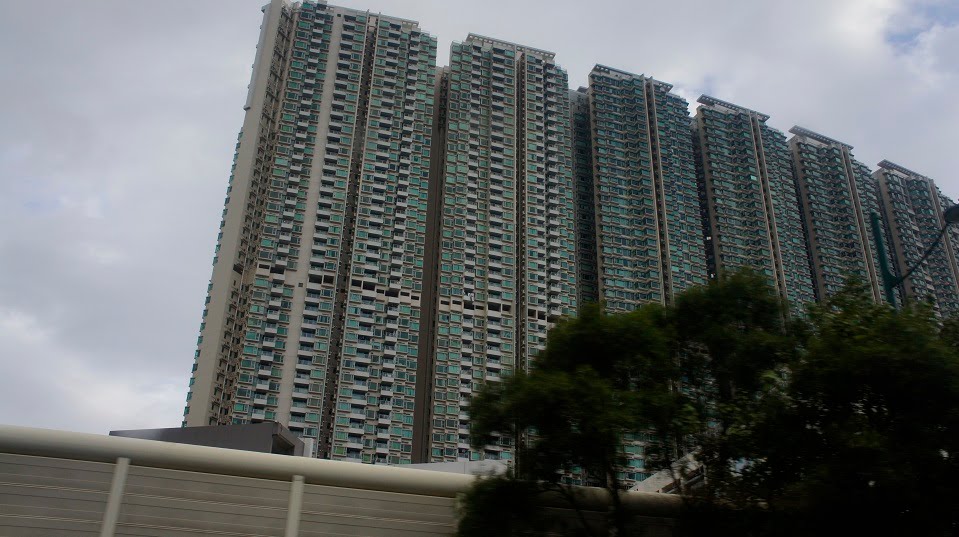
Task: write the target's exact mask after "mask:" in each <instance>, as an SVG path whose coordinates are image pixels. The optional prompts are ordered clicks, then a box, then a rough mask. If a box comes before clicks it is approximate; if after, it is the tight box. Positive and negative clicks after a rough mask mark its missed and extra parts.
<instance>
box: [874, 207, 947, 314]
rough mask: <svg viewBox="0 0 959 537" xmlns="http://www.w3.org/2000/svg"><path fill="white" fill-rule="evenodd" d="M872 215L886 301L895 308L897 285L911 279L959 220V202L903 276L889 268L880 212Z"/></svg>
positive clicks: (943, 215)
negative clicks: (894, 273) (951, 226)
mask: <svg viewBox="0 0 959 537" xmlns="http://www.w3.org/2000/svg"><path fill="white" fill-rule="evenodd" d="M870 217H871V221H872V235H873V239H874V240H875V242H876V250H877V252H876V253H878V254H879V272H880V275H881V276H882V288H883V291H884V292H885V295H886V301H887V302H889V304H891V305H892V307H894V308H895V307H896V295H895V289H896V287H897V286H899V285H901V284H902V283H903V282H905V281H906V280H907V279H909V277H910V276H912V273H913V272H915V271H916V269H918V268H919V267H920V266H922V263H923V262H924V261H925V260H926V258H927V257H929V255H930V254H931V253H932V252H933V250H935V249H936V246H939V243H940V242H942V237H943V236H944V235H945V234H946V228H948V227H949V225H950V224H955V223H957V222H959V204H957V205H953V206H952V207H949V208H948V209H946V210H945V211H944V212H943V213H942V219H943V222H944V223H943V225H942V229H940V230H939V234H938V235H936V240H934V241H932V244H930V245H929V247H928V248H926V251H925V252H924V253H923V254H922V257H920V258H919V261H916V264H915V265H913V266H912V267H911V268H909V270H907V271H906V273H905V274H903V275H902V276H895V275H893V273H892V271H891V270H889V260H888V259H887V258H886V247H885V244H884V243H883V242H882V228H881V226H880V224H879V214H878V213H876V212H875V211H873V212H872V214H871V215H870Z"/></svg>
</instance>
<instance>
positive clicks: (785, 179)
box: [693, 95, 815, 311]
mask: <svg viewBox="0 0 959 537" xmlns="http://www.w3.org/2000/svg"><path fill="white" fill-rule="evenodd" d="M699 103H700V104H701V106H700V107H699V108H698V112H697V114H696V118H695V119H694V121H693V132H694V149H695V151H696V156H697V162H696V167H697V169H696V172H697V175H698V176H699V182H700V196H701V203H702V205H703V208H704V213H703V214H704V220H705V224H704V225H705V228H706V257H707V261H708V267H709V271H710V273H711V276H716V275H722V274H723V272H725V271H728V270H736V269H741V268H747V267H748V268H752V269H754V270H757V271H759V272H760V273H762V274H765V275H766V276H768V277H769V280H770V284H772V285H774V286H775V288H776V289H777V291H778V292H779V294H780V296H782V297H783V298H784V299H786V300H788V302H789V303H790V305H791V306H792V307H793V308H794V310H796V311H798V309H799V308H801V307H802V306H803V305H805V304H806V303H807V302H810V301H812V300H813V298H814V296H815V293H814V292H813V286H812V276H811V274H810V270H809V255H808V250H807V247H806V241H805V237H804V235H803V228H802V218H801V216H800V212H799V210H798V207H799V202H798V199H797V196H796V184H795V181H794V179H793V172H792V163H791V162H790V161H791V156H790V153H789V147H788V146H787V145H786V136H785V135H784V134H783V133H782V132H780V131H778V130H776V129H774V128H772V127H769V126H768V125H766V120H767V119H769V116H767V115H765V114H761V113H759V112H756V111H754V110H750V109H748V108H743V107H741V106H737V105H734V104H732V103H728V102H725V101H720V100H719V99H715V98H713V97H709V96H706V95H703V96H702V97H700V98H699Z"/></svg>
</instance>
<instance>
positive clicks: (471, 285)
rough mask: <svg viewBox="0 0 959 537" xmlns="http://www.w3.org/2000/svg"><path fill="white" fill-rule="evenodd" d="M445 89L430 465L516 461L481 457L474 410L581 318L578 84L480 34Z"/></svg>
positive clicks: (526, 52) (504, 448)
mask: <svg viewBox="0 0 959 537" xmlns="http://www.w3.org/2000/svg"><path fill="white" fill-rule="evenodd" d="M442 84H443V83H442V82H441V85H442ZM446 84H447V88H448V89H446V95H445V98H446V114H447V121H446V128H447V133H446V144H445V147H443V148H442V156H441V157H440V156H439V155H434V158H442V159H443V161H444V163H445V167H444V169H443V170H442V181H443V183H442V184H443V190H442V202H441V209H440V210H441V211H442V214H441V216H440V220H439V231H440V232H439V237H438V240H439V247H438V250H437V255H438V263H439V270H438V272H437V278H438V281H437V285H438V295H437V304H436V335H435V348H434V352H433V354H432V357H433V359H434V360H435V362H434V364H433V368H432V370H433V375H432V383H433V385H432V389H431V392H430V398H429V401H428V405H427V406H428V411H429V413H430V414H429V415H430V420H429V423H426V424H424V430H422V431H421V434H422V437H423V438H424V440H425V439H427V437H428V442H424V445H423V448H424V450H425V449H428V452H427V453H425V454H424V457H425V458H426V459H427V460H428V461H430V462H441V461H455V460H457V459H482V458H493V459H496V458H503V459H507V458H509V457H511V454H512V443H511V442H512V439H511V438H502V439H500V440H499V441H498V442H497V443H496V444H493V445H489V446H486V448H485V449H483V450H473V449H472V448H471V447H470V443H469V434H468V433H469V421H468V420H469V411H468V406H469V401H470V397H471V394H472V393H473V391H474V390H475V389H476V388H477V387H478V384H479V383H483V382H496V381H498V380H499V379H500V378H502V377H504V376H507V375H510V374H511V373H512V372H514V371H516V370H518V369H525V368H526V367H528V364H529V361H530V359H531V358H532V357H533V356H534V355H535V353H536V351H537V350H539V349H540V348H541V347H542V346H543V343H544V342H545V339H546V331H547V329H548V328H549V326H550V324H551V322H553V321H554V320H555V319H556V318H558V317H559V316H562V315H573V314H575V311H576V273H575V262H576V260H575V255H574V251H575V245H574V242H575V240H576V237H575V235H574V233H573V199H574V198H573V197H574V194H573V187H572V170H571V167H572V162H571V160H572V155H571V153H572V151H571V145H570V132H569V113H570V112H569V95H568V83H567V77H566V72H565V71H563V70H562V69H561V68H560V67H559V66H557V65H556V63H555V62H554V59H553V54H552V53H551V52H546V51H543V50H538V49H534V48H531V47H526V46H522V45H517V44H514V43H509V42H506V41H500V40H497V39H491V38H488V37H483V36H479V35H474V34H470V35H469V36H468V37H467V38H466V40H465V41H463V42H462V43H453V45H452V48H451V53H450V66H449V73H448V81H447V82H446ZM427 430H428V431H429V432H428V433H427Z"/></svg>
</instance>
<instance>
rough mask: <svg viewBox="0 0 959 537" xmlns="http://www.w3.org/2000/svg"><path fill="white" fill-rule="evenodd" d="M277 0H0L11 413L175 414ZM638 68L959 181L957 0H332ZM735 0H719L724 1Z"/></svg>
mask: <svg viewBox="0 0 959 537" xmlns="http://www.w3.org/2000/svg"><path fill="white" fill-rule="evenodd" d="M263 3H265V0H242V1H241V0H229V1H225V0H216V1H213V0H209V1H207V0H189V1H187V0H164V1H162V2H141V1H107V0H86V1H83V2H79V1H75V0H70V1H64V0H44V1H43V2H15V1H6V2H0V66H2V69H0V97H2V98H0V423H8V424H18V425H31V426H37V427H45V428H56V429H68V430H76V431H88V432H97V433H105V432H107V431H108V430H110V429H120V428H141V427H174V426H178V425H179V424H180V420H181V416H182V409H183V402H184V399H185V396H186V391H187V383H188V380H189V374H190V366H191V364H192V361H193V351H194V348H195V344H196V336H197V329H198V328H199V323H200V314H201V312H202V309H203V300H204V297H205V292H206V284H207V281H208V279H209V277H210V270H211V266H210V262H211V260H212V257H213V247H214V244H215V240H216V234H217V225H218V222H219V219H220V211H221V210H222V203H223V197H224V193H225V190H226V182H227V177H228V175H229V169H230V163H231V159H232V154H233V147H234V144H235V141H236V134H237V131H238V129H239V127H240V124H241V122H242V120H243V110H242V105H243V102H244V99H245V95H246V84H247V82H248V80H249V75H250V65H251V63H252V61H253V54H254V50H255V46H256V42H257V36H258V28H259V24H260V17H261V13H260V9H259V8H260V6H261V5H262V4H263ZM340 4H342V5H348V6H350V7H355V8H361V9H370V10H372V11H382V12H384V13H387V14H391V15H396V16H400V17H404V18H409V19H414V20H418V21H420V23H421V26H422V28H423V29H424V30H426V31H428V32H430V33H432V34H433V35H436V36H437V37H438V39H439V48H440V50H439V61H440V63H441V64H445V62H446V60H447V58H448V56H449V45H450V42H451V41H453V40H462V39H463V38H464V37H466V34H467V33H469V32H475V33H479V34H484V35H489V36H493V37H498V38H502V39H506V40H510V41H515V42H519V43H523V44H528V45H531V46H534V47H538V48H543V49H548V50H552V51H555V52H556V56H557V60H558V62H560V63H561V64H562V65H563V66H564V67H565V68H566V69H567V70H568V71H569V74H570V84H571V85H572V86H574V87H575V86H579V85H582V84H585V82H586V76H587V73H588V72H589V70H590V68H591V67H592V65H593V64H595V63H603V64H606V65H610V66H613V67H617V68H620V69H624V70H628V71H632V72H636V73H645V74H648V75H652V76H655V77H656V78H658V79H660V80H664V81H666V82H670V83H672V84H674V85H675V88H676V91H677V92H679V93H680V94H681V95H683V96H684V97H685V98H686V99H687V100H689V101H691V102H694V101H695V100H696V98H697V97H698V96H699V95H700V94H701V93H709V94H711V95H713V96H715V97H718V98H720V99H724V100H728V101H732V102H735V103H738V104H741V105H744V106H747V107H749V108H753V109H755V110H759V111H761V112H764V113H766V114H769V115H770V116H772V119H771V120H770V123H771V124H772V125H773V126H775V127H778V128H780V129H783V130H787V129H789V128H790V127H791V126H793V125H794V124H798V125H801V126H804V127H807V128H809V129H812V130H815V131H818V132H820V133H822V134H825V135H827V136H831V137H833V138H837V139H839V140H842V141H844V142H847V143H849V144H852V145H853V146H855V150H854V152H855V155H856V156H857V158H859V159H860V160H862V161H864V162H866V163H867V164H869V165H870V166H875V164H876V162H878V161H879V160H881V159H883V158H886V159H889V160H892V161H894V162H897V163H899V164H901V165H903V166H906V167H908V168H911V169H914V170H916V171H918V172H920V173H923V174H926V175H929V176H930V177H933V178H935V179H936V180H937V182H938V184H939V185H940V187H941V188H942V189H943V190H944V191H945V192H946V193H947V194H948V195H950V196H952V197H955V196H957V195H959V174H957V171H959V166H957V165H959V148H957V147H956V143H955V142H956V134H955V133H956V132H957V131H956V129H957V128H959V105H957V104H956V95H955V94H956V92H957V90H959V3H957V2H955V1H953V2H951V3H950V2H949V1H947V0H943V1H941V2H939V1H906V0H801V1H797V0H788V1H778V0H749V1H739V0H737V1H731V2H717V1H716V0H668V1H662V0H657V1H648V0H634V1H603V0H591V1H587V2H583V1H570V0H549V1H545V0H543V1H539V0H538V1H535V2H534V1H523V0H509V1H504V0H482V1H480V0H472V1H464V0H434V1H428V0H422V1H414V0H409V1H399V0H394V1H387V0H342V1H341V2H340ZM720 6H721V7H720Z"/></svg>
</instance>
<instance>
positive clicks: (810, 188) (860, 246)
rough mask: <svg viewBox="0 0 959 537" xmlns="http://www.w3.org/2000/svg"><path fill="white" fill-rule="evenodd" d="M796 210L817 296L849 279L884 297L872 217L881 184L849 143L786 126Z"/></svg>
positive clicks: (824, 295)
mask: <svg viewBox="0 0 959 537" xmlns="http://www.w3.org/2000/svg"><path fill="white" fill-rule="evenodd" d="M789 132H791V133H792V134H794V136H793V137H792V138H791V139H790V140H789V147H790V149H791V150H792V155H793V163H794V169H795V171H796V185H797V188H798V194H799V209H800V210H801V211H802V217H803V225H804V227H805V230H806V239H807V242H808V245H809V261H810V268H811V270H812V278H813V285H814V286H815V290H816V299H817V300H824V299H826V298H828V297H829V296H831V295H833V294H835V293H836V292H837V291H839V290H840V289H842V287H843V285H844V284H845V283H846V281H847V280H848V278H850V277H854V278H857V279H858V280H859V281H860V282H862V283H863V284H865V285H867V286H868V288H869V292H870V294H872V296H873V298H874V299H875V300H877V301H878V300H882V276H881V275H880V272H879V257H878V253H877V250H876V244H875V241H874V240H873V233H872V226H871V224H870V217H871V214H872V213H877V214H879V212H880V200H879V186H878V184H877V182H876V180H875V179H874V178H873V177H872V174H871V172H870V170H869V167H868V166H866V165H865V164H863V163H861V162H859V161H858V160H856V159H854V158H853V156H852V146H850V145H848V144H844V143H842V142H839V141H837V140H833V139H832V138H828V137H826V136H823V135H821V134H818V133H815V132H813V131H810V130H808V129H804V128H802V127H793V128H792V129H790V130H789Z"/></svg>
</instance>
